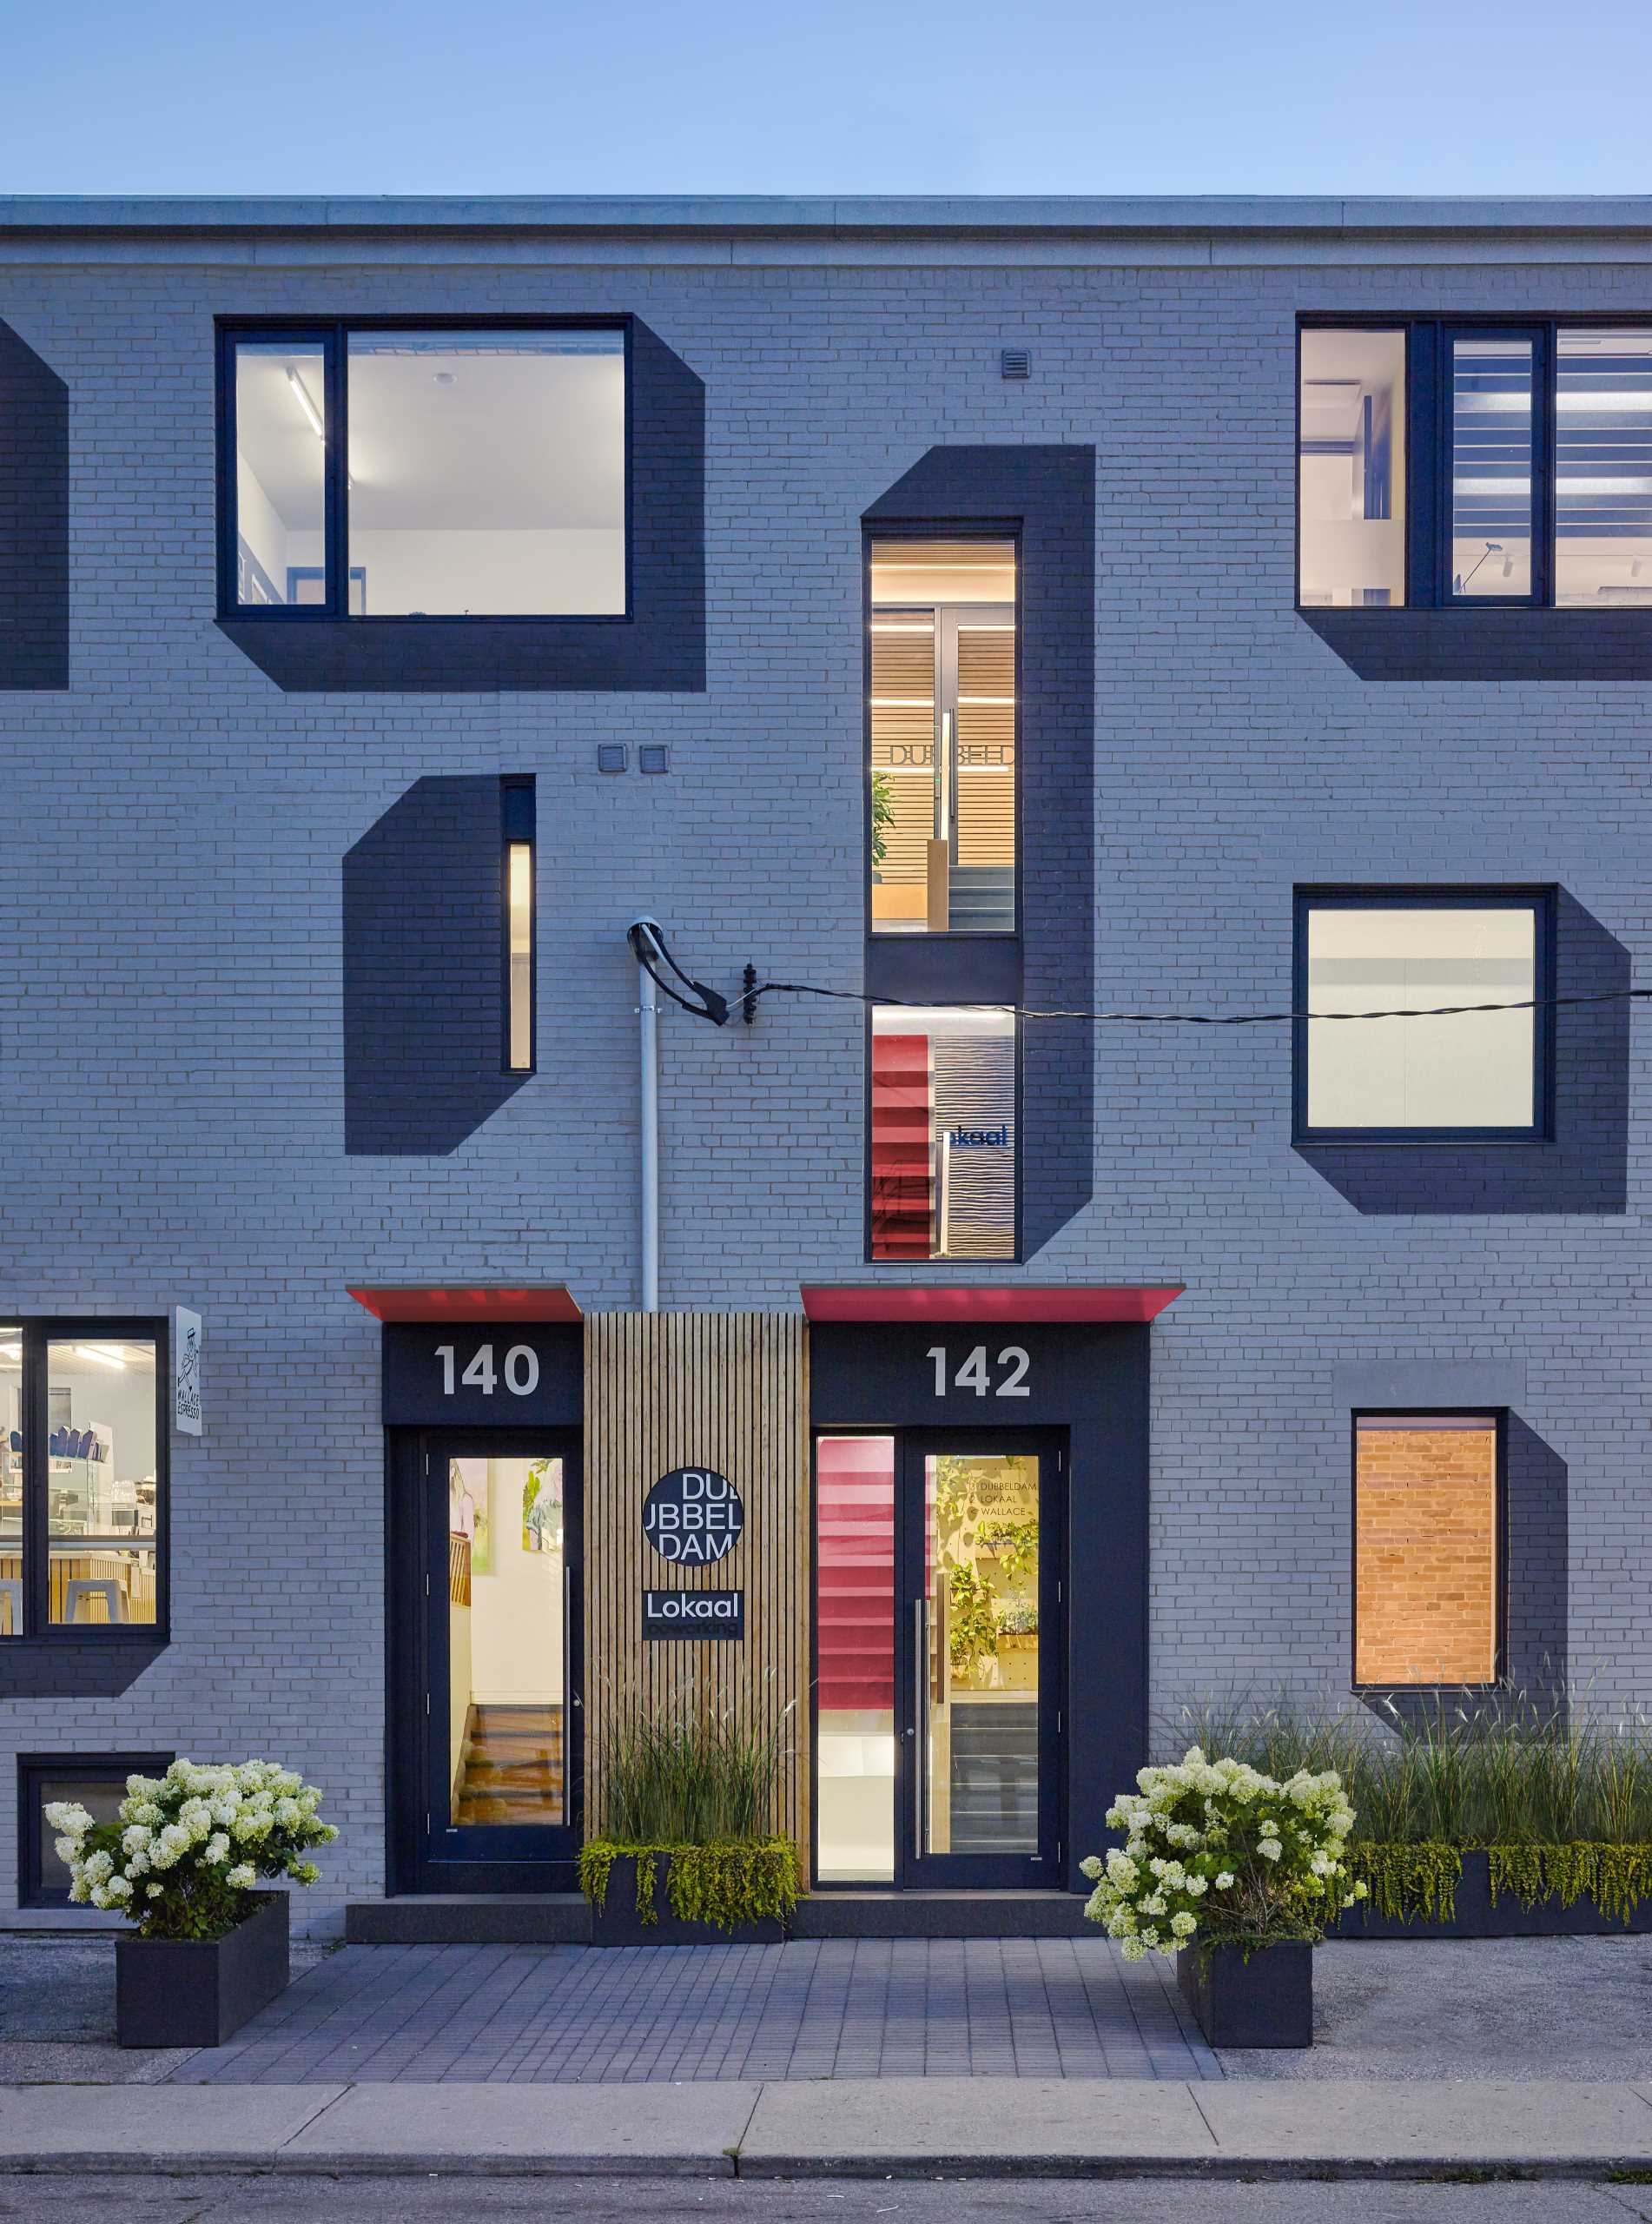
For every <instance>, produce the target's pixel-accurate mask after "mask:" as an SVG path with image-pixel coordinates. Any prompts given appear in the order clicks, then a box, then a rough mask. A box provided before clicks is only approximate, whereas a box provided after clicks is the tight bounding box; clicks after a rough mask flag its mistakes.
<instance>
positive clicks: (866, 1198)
mask: <svg viewBox="0 0 1652 2224" xmlns="http://www.w3.org/2000/svg"><path fill="white" fill-rule="evenodd" d="M935 939H936V940H939V939H940V937H935ZM958 939H959V940H968V939H971V937H958ZM899 1008H900V1007H899V1000H898V999H896V998H893V997H891V998H889V999H888V1000H887V1001H886V1000H885V999H884V998H882V997H876V998H874V999H873V1000H872V1001H871V1002H869V1003H868V1004H867V1006H866V1016H865V1019H864V1022H863V1023H862V1025H863V1036H862V1041H863V1044H864V1054H863V1067H864V1074H865V1082H864V1091H863V1096H864V1103H863V1112H862V1135H863V1137H864V1152H865V1155H864V1159H863V1162H862V1164H863V1173H862V1183H861V1190H862V1235H861V1248H862V1255H863V1257H864V1258H865V1261H866V1263H867V1264H868V1265H869V1266H871V1267H903V1268H914V1267H916V1268H920V1269H924V1268H936V1267H945V1268H954V1267H963V1268H981V1267H1020V1266H1024V1265H1025V1264H1026V1255H1025V1248H1024V1243H1023V1238H1022V1230H1021V1213H1022V1206H1023V1194H1024V1191H1025V1189H1026V1186H1027V1185H1026V1182H1025V1181H1024V1180H1023V1179H1022V1164H1021V1130H1022V1127H1023V1124H1024V1122H1023V1119H1022V1111H1021V1054H1022V1050H1023V1048H1024V1042H1025V1035H1026V1030H1025V1029H1024V1027H1023V1025H1022V1023H1021V1013H1020V1012H1019V1011H1017V1012H1015V1013H1014V1022H1015V1030H1014V1040H1015V1164H1014V1182H1015V1231H1014V1245H1015V1248H1014V1250H1013V1251H1012V1252H1011V1254H1010V1255H1009V1257H1008V1258H1007V1259H981V1258H968V1259H967V1258H962V1257H960V1256H957V1255H955V1254H954V1255H950V1256H948V1257H945V1258H930V1259H881V1258H878V1257H876V1255H875V1254H874V1253H873V1250H872V1039H873V1037H872V1019H873V1014H874V1010H875V1009H885V1010H888V1009H899ZM923 1009H928V1010H932V1011H948V1010H951V1011H981V1010H986V1011H1001V1010H1002V1009H1004V1007H1003V1006H1002V1004H984V1005H982V1004H969V1003H965V1002H964V1001H963V1000H962V999H961V998H953V999H950V1000H943V999H942V998H940V997H936V998H935V1001H934V1002H933V1003H929V1004H927V1005H926V1006H924V1007H923Z"/></svg>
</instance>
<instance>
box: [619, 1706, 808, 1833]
mask: <svg viewBox="0 0 1652 2224" xmlns="http://www.w3.org/2000/svg"><path fill="white" fill-rule="evenodd" d="M791 1714H792V1709H791V1708H790V1706H787V1707H785V1708H783V1710H782V1711H781V1712H780V1713H779V1714H777V1715H776V1716H775V1717H773V1718H770V1719H765V1720H763V1721H760V1722H758V1723H757V1724H750V1723H746V1722H743V1721H740V1720H739V1719H737V1718H736V1716H735V1715H734V1714H733V1712H732V1711H724V1712H723V1713H721V1714H713V1713H711V1712H710V1711H684V1712H681V1713H678V1714H676V1715H670V1716H666V1717H664V1718H660V1719H656V1718H653V1717H652V1716H650V1715H646V1714H644V1713H642V1712H641V1711H638V1713H636V1714H634V1715H633V1716H632V1717H631V1719H630V1720H629V1721H627V1722H624V1723H623V1724H621V1725H620V1726H619V1728H618V1730H617V1731H614V1732H613V1733H612V1735H611V1737H609V1738H608V1740H607V1741H606V1743H605V1745H604V1748H603V1755H602V1772H601V1784H602V1817H601V1824H602V1827H601V1832H600V1835H601V1836H602V1837H604V1838H606V1839H609V1840H611V1841H613V1842H615V1843H624V1844H626V1845H710V1844H712V1843H717V1842H718V1841H726V1840H729V1839H749V1838H763V1837H768V1835H769V1833H770V1831H771V1830H772V1829H773V1827H774V1822H775V1798H776V1790H777V1788H778V1785H779V1781H780V1772H781V1768H782V1765H783V1763H784V1762H785V1761H787V1760H788V1759H790V1748H789V1746H788V1745H787V1743H786V1737H787V1734H788V1731H789V1729H790V1720H791Z"/></svg>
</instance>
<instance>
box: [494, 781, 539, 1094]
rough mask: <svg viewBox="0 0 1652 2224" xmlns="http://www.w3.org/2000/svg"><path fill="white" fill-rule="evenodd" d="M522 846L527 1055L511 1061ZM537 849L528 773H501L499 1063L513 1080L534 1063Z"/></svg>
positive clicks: (526, 1073) (528, 1075)
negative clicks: (517, 871)
mask: <svg viewBox="0 0 1652 2224" xmlns="http://www.w3.org/2000/svg"><path fill="white" fill-rule="evenodd" d="M524 847H525V848H526V850H527V853H528V1055H527V1062H526V1063H525V1065H517V1064H516V1063H514V1062H513V1061H512V1056H511V1052H512V1048H513V1029H512V996H511V852H512V850H513V849H521V848H524ZM499 901H500V925H499V968H500V987H499V994H500V1000H501V1001H500V1007H499V1009H500V1033H499V1062H500V1067H501V1069H502V1070H503V1071H504V1072H506V1073H507V1074H509V1075H511V1076H512V1077H513V1078H514V1079H516V1080H518V1081H525V1080H528V1079H530V1078H531V1077H532V1076H533V1075H534V1074H535V1073H537V1072H538V1071H539V1009H538V1007H539V837H538V831H537V824H536V808H535V787H534V776H533V774H532V772H507V773H505V774H502V775H501V777H500V779H499Z"/></svg>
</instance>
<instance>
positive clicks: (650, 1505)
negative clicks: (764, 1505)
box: [643, 1467, 746, 1567]
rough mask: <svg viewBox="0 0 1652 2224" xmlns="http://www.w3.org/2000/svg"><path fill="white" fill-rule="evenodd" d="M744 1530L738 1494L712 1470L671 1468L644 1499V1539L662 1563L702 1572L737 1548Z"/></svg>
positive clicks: (744, 1523) (727, 1481)
mask: <svg viewBox="0 0 1652 2224" xmlns="http://www.w3.org/2000/svg"><path fill="white" fill-rule="evenodd" d="M745 1526H746V1515H745V1508H744V1507H743V1506H742V1505H741V1503H740V1493H739V1492H738V1491H737V1490H736V1488H735V1487H734V1485H733V1484H732V1483H731V1482H730V1480H729V1479H728V1477H727V1476H726V1475H719V1474H718V1473H717V1472H716V1471H715V1469H713V1468H710V1467H673V1468H672V1470H671V1473H670V1474H669V1475H662V1476H661V1477H660V1479H659V1480H658V1482H657V1483H656V1484H655V1486H654V1487H653V1489H652V1490H651V1491H650V1493H648V1496H647V1497H646V1498H645V1499H644V1500H643V1534H644V1537H646V1538H647V1539H648V1541H649V1543H650V1544H651V1545H652V1546H653V1547H654V1550H655V1551H656V1552H657V1553H658V1554H659V1556H660V1558H661V1559H663V1560H670V1561H671V1562H672V1563H673V1564H674V1565H677V1566H680V1567H704V1566H707V1565H710V1562H711V1561H713V1560H720V1559H724V1556H725V1555H726V1554H728V1553H730V1552H732V1551H733V1550H734V1548H735V1546H737V1544H738V1543H739V1541H740V1538H741V1533H742V1532H743V1530H744V1528H745Z"/></svg>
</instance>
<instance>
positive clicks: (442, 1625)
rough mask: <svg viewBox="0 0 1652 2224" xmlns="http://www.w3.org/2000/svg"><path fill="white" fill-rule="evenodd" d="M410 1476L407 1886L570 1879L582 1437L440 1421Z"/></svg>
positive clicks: (409, 1467)
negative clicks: (413, 1606) (467, 1429)
mask: <svg viewBox="0 0 1652 2224" xmlns="http://www.w3.org/2000/svg"><path fill="white" fill-rule="evenodd" d="M404 1476H405V1487H406V1489H407V1490H408V1492H409V1493H411V1495H412V1497H413V1499H414V1501H415V1506H414V1511H415V1513H416V1519H415V1521H414V1522H413V1525H412V1526H413V1532H414V1538H413V1542H414V1551H413V1553H412V1554H410V1556H409V1558H410V1559H411V1560H412V1561H413V1567H412V1570H411V1572H412V1573H413V1580H414V1585H415V1590H416V1597H417V1608H418V1611H417V1612H415V1613H414V1614H413V1616H412V1617H411V1621H412V1633H413V1636H414V1638H415V1642H414V1644H413V1646H412V1648H411V1651H412V1653H413V1659H412V1660H411V1661H410V1662H409V1663H408V1666H409V1667H410V1668H411V1671H412V1672H411V1673H410V1674H407V1675H406V1676H405V1677H404V1678H403V1679H402V1682H401V1690H402V1691H404V1692H406V1695H407V1697H408V1698H412V1699H413V1705H414V1713H413V1721H412V1723H411V1724H404V1723H403V1722H400V1721H398V1720H397V1719H395V1718H394V1717H393V1721H392V1740H393V1744H396V1743H398V1742H400V1744H401V1745H402V1747H403V1751H404V1765H403V1768H402V1771H401V1777H402V1781H403V1784H404V1787H405V1794H404V1801H403V1804H404V1810H405V1812H406V1820H407V1824H408V1825H409V1826H410V1827H409V1828H408V1829H407V1830H406V1831H405V1832H404V1834H403V1838H404V1847H405V1850H406V1853H407V1854H408V1855H410V1856H411V1867H412V1869H413V1876H412V1877H411V1878H410V1879H409V1880H408V1881H409V1882H411V1883H412V1884H413V1887H414V1889H423V1890H453V1891H489V1890H497V1891H520V1890H562V1889H565V1888H567V1887H570V1886H571V1885H572V1882H573V1879H574V1864H575V1861H576V1857H577V1855H578V1845H579V1824H580V1813H579V1806H580V1752H581V1737H580V1724H581V1714H582V1709H581V1703H580V1671H581V1660H580V1644H579V1631H580V1618H581V1611H582V1610H581V1601H580V1584H579V1573H580V1552H579V1542H580V1525H579V1470H578V1438H577V1436H575V1435H574V1434H572V1433H565V1432H560V1431H554V1430H536V1431H531V1432H530V1431H519V1430H505V1429H492V1430H486V1431H476V1432H473V1433H457V1432H452V1433H450V1432H446V1431H441V1432H435V1431H433V1432H431V1433H426V1434H423V1435H420V1436H419V1437H417V1438H415V1439H413V1440H412V1441H411V1442H410V1443H409V1444H408V1446H406V1450H405V1455H404ZM403 1704H405V1701H404V1702H403ZM396 1712H397V1713H400V1706H398V1707H397V1708H396ZM408 1839H411V1844H408V1843H406V1842H407V1840H408ZM401 1865H402V1866H403V1868H404V1870H406V1867H407V1866H408V1865H409V1864H408V1863H407V1862H406V1861H404V1863H402V1864H401Z"/></svg>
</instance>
